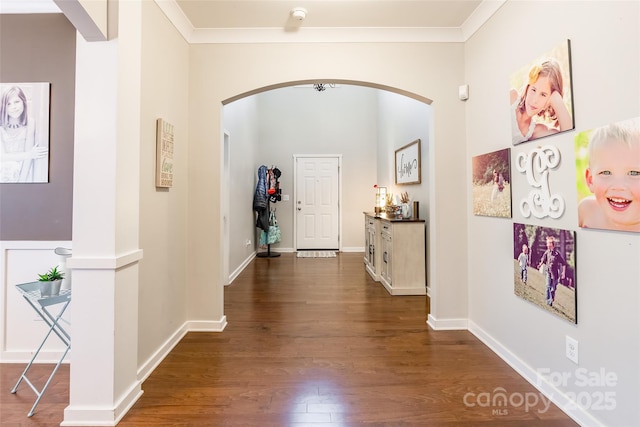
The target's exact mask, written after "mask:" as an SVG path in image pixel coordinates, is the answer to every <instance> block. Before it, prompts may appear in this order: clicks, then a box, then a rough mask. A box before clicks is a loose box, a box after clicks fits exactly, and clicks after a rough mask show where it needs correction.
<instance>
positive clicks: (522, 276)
mask: <svg viewBox="0 0 640 427" xmlns="http://www.w3.org/2000/svg"><path fill="white" fill-rule="evenodd" d="M549 239H550V240H551V241H552V242H553V249H554V250H556V251H557V252H556V253H555V255H552V256H547V255H545V252H546V251H547V250H548V249H549V243H548V240H549ZM525 247H526V251H525ZM512 262H513V266H514V271H513V276H514V294H515V295H516V296H518V297H520V298H522V299H524V300H526V301H529V302H530V303H532V304H534V305H536V306H538V307H539V308H541V309H542V310H544V311H547V312H549V313H551V314H554V315H556V316H558V317H560V318H562V319H564V320H567V321H569V322H571V323H574V324H577V323H578V313H577V310H578V297H577V295H578V288H577V283H576V233H575V232H574V231H572V230H562V229H557V228H550V227H541V226H537V225H532V224H518V223H514V224H513V260H512ZM549 269H550V270H551V271H548V270H549Z"/></svg>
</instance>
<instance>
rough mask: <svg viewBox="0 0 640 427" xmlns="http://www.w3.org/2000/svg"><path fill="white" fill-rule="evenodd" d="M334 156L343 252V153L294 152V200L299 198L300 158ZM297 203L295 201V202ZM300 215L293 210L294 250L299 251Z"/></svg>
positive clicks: (339, 231) (339, 238)
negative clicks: (336, 166) (336, 168)
mask: <svg viewBox="0 0 640 427" xmlns="http://www.w3.org/2000/svg"><path fill="white" fill-rule="evenodd" d="M305 158H333V159H337V160H338V251H340V252H342V155H341V154H294V155H293V176H294V179H293V200H294V202H295V201H296V200H298V188H297V186H298V182H297V176H298V159H305ZM294 204H295V203H294ZM297 218H298V215H296V213H295V206H294V212H293V242H292V243H293V244H292V246H293V251H294V252H297V251H298V224H297V222H298V219H297Z"/></svg>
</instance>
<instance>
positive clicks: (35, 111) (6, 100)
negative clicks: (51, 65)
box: [0, 82, 51, 183]
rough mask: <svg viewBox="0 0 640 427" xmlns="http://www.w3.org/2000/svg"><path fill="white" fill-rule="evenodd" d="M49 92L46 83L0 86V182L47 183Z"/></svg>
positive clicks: (49, 87)
mask: <svg viewBox="0 0 640 427" xmlns="http://www.w3.org/2000/svg"><path fill="white" fill-rule="evenodd" d="M50 92H51V83H48V82H27V83H0V104H2V105H1V106H0V111H1V112H2V114H1V115H2V117H0V128H2V129H1V130H2V135H3V137H2V138H0V143H1V144H2V147H1V148H2V150H0V183H47V182H49V154H50V152H49V151H50V147H49V145H50V141H49V116H50ZM10 105H11V106H12V107H10ZM16 105H18V107H16ZM16 108H18V110H16ZM27 152H29V153H30V156H29V158H28V159H26V160H25V159H24V157H23V156H24V154H25V153H27ZM3 153H4V155H2V154H3Z"/></svg>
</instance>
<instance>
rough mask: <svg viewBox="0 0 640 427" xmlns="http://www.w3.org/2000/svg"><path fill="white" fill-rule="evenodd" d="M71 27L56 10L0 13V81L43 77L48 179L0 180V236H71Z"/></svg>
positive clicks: (73, 39)
mask: <svg viewBox="0 0 640 427" xmlns="http://www.w3.org/2000/svg"><path fill="white" fill-rule="evenodd" d="M75 51H76V31H75V28H74V27H73V26H72V25H71V24H70V23H69V21H68V20H67V18H66V17H65V16H64V15H62V14H43V15H0V82H3V83H13V82H15V83H21V82H49V83H51V94H50V100H51V101H50V102H51V106H50V130H49V137H50V141H49V182H48V183H40V184H0V240H71V223H72V207H73V206H72V204H73V203H72V202H73V129H74V110H75V101H74V100H75Z"/></svg>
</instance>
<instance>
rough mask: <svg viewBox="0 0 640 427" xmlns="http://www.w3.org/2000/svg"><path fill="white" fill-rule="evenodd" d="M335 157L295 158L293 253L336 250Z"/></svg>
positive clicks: (336, 196)
mask: <svg viewBox="0 0 640 427" xmlns="http://www.w3.org/2000/svg"><path fill="white" fill-rule="evenodd" d="M339 173H340V170H339V157H338V156H332V157H296V182H295V189H296V199H295V215H296V249H339V248H340V243H339V223H340V220H339Z"/></svg>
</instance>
